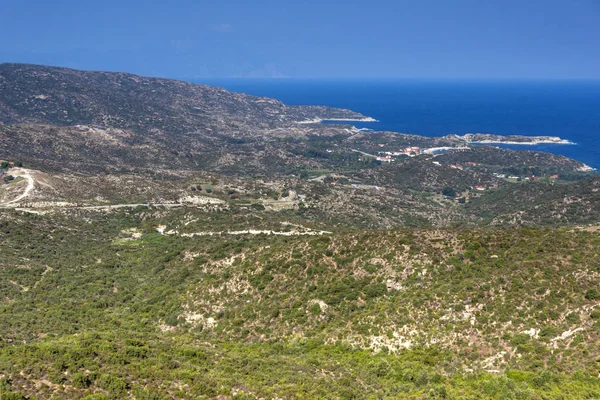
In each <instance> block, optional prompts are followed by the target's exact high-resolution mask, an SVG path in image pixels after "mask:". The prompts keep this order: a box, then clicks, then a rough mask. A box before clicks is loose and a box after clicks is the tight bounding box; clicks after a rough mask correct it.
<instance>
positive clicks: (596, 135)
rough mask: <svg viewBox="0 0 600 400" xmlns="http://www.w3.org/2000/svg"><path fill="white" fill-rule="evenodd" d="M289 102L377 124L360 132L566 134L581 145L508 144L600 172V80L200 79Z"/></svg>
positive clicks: (362, 126)
mask: <svg viewBox="0 0 600 400" xmlns="http://www.w3.org/2000/svg"><path fill="white" fill-rule="evenodd" d="M194 82H196V83H203V84H209V85H215V86H220V87H224V88H225V89H228V90H231V91H235V92H243V93H248V94H252V95H257V96H266V97H273V98H276V99H278V100H281V101H282V102H284V103H286V104H289V105H325V106H331V107H341V108H347V109H351V110H353V111H357V112H360V113H362V114H364V115H366V116H369V117H373V118H375V119H376V120H377V122H364V123H361V122H355V123H352V124H353V125H355V126H356V127H357V128H360V129H372V130H385V131H393V132H401V133H411V134H417V135H423V136H443V135H447V134H450V133H456V134H460V135H462V134H465V133H492V134H499V135H525V136H558V137H560V138H562V139H567V140H569V141H572V142H574V143H575V144H574V145H555V144H542V145H528V146H525V145H503V146H502V147H507V148H514V149H529V150H539V151H547V152H552V153H556V154H562V155H564V156H567V157H571V158H574V159H576V160H579V161H581V162H584V163H586V164H588V165H590V166H592V167H594V168H598V169H600V81H585V80H540V81H474V80H470V81H469V80H467V81H423V80H391V79H385V80H374V79H352V80H336V79H329V80H325V79H243V78H232V79H196V80H194Z"/></svg>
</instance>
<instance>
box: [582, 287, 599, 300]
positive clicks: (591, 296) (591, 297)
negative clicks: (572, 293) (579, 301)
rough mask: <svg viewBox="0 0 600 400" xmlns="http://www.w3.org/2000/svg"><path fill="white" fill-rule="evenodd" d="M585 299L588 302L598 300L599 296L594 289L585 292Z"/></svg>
mask: <svg viewBox="0 0 600 400" xmlns="http://www.w3.org/2000/svg"><path fill="white" fill-rule="evenodd" d="M585 298H586V299H588V300H598V299H600V295H599V294H598V291H597V290H596V289H588V290H587V291H586V292H585Z"/></svg>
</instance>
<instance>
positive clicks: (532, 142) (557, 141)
mask: <svg viewBox="0 0 600 400" xmlns="http://www.w3.org/2000/svg"><path fill="white" fill-rule="evenodd" d="M466 143H469V144H510V145H523V146H535V145H538V144H571V145H572V144H577V143H575V142H572V141H570V140H567V139H560V138H559V140H550V139H548V140H531V141H526V142H517V141H513V140H501V139H498V140H473V141H468V140H467V141H466Z"/></svg>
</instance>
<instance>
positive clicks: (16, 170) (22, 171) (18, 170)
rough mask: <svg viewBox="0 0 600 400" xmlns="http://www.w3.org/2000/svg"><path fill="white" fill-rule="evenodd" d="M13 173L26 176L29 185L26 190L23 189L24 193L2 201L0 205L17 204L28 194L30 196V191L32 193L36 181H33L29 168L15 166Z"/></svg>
mask: <svg viewBox="0 0 600 400" xmlns="http://www.w3.org/2000/svg"><path fill="white" fill-rule="evenodd" d="M11 173H12V174H14V175H16V176H19V177H22V178H25V179H27V187H26V188H25V190H24V191H23V193H21V194H20V195H19V196H17V197H16V198H14V199H12V200H11V201H8V202H6V203H0V207H3V206H8V205H10V204H15V203H18V202H19V201H21V200H23V199H24V198H26V197H27V196H29V193H31V191H32V190H33V188H34V187H35V186H34V183H33V177H32V176H31V174H30V173H29V171H28V170H26V169H24V168H13V169H11Z"/></svg>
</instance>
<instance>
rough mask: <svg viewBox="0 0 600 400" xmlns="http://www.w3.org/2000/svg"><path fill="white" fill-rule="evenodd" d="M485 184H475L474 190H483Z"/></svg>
mask: <svg viewBox="0 0 600 400" xmlns="http://www.w3.org/2000/svg"><path fill="white" fill-rule="evenodd" d="M485 189H486V188H485V186H475V190H485Z"/></svg>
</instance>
